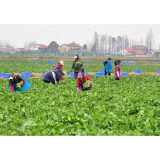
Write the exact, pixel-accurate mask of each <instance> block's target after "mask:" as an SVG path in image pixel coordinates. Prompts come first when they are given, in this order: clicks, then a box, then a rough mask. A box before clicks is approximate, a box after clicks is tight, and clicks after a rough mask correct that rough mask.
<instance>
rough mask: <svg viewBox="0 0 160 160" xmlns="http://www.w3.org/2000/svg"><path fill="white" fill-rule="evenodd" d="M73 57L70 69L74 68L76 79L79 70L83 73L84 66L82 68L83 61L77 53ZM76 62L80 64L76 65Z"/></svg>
mask: <svg viewBox="0 0 160 160" xmlns="http://www.w3.org/2000/svg"><path fill="white" fill-rule="evenodd" d="M74 59H75V60H74V61H73V64H72V68H71V72H72V70H74V78H75V79H77V77H78V73H79V72H82V73H83V74H84V68H83V62H82V61H81V60H80V58H79V56H78V55H76V56H75V57H74ZM77 62H80V63H81V64H82V65H80V66H77V65H76V63H77Z"/></svg>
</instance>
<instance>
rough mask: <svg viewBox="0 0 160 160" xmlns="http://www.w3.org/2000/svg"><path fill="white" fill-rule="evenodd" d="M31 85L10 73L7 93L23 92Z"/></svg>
mask: <svg viewBox="0 0 160 160" xmlns="http://www.w3.org/2000/svg"><path fill="white" fill-rule="evenodd" d="M30 87H31V84H30V83H29V81H28V80H27V79H26V78H25V77H23V76H21V75H18V74H14V73H11V74H10V75H9V87H8V91H11V92H17V91H21V92H23V91H25V90H26V89H28V88H30Z"/></svg>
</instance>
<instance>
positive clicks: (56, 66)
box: [54, 61, 64, 81]
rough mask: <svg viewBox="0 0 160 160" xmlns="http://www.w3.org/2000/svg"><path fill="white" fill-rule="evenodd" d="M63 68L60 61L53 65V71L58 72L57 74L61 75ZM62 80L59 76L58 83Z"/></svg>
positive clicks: (62, 63)
mask: <svg viewBox="0 0 160 160" xmlns="http://www.w3.org/2000/svg"><path fill="white" fill-rule="evenodd" d="M63 66H64V62H63V61H60V62H58V63H57V64H56V65H55V67H54V70H58V72H59V73H62V72H63ZM62 80H64V78H63V77H62V75H61V74H60V81H62Z"/></svg>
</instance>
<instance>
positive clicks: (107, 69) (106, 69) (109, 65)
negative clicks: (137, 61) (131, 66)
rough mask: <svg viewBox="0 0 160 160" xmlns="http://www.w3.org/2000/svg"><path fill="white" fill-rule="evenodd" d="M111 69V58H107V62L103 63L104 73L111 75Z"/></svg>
mask: <svg viewBox="0 0 160 160" xmlns="http://www.w3.org/2000/svg"><path fill="white" fill-rule="evenodd" d="M111 69H112V59H111V58H108V62H107V64H106V65H105V75H107V74H108V75H109V76H111Z"/></svg>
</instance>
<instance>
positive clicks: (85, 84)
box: [77, 72, 92, 91]
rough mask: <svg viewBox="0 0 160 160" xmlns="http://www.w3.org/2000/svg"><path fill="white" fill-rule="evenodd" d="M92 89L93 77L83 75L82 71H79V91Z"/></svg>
mask: <svg viewBox="0 0 160 160" xmlns="http://www.w3.org/2000/svg"><path fill="white" fill-rule="evenodd" d="M91 89H92V79H91V78H90V77H88V76H86V75H83V74H82V73H81V72H79V73H78V79H77V91H80V90H82V91H85V90H91Z"/></svg>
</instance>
